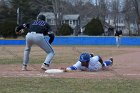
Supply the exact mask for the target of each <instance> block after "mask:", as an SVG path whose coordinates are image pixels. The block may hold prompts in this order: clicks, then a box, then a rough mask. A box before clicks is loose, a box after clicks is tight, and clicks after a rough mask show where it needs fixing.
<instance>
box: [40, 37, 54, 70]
mask: <svg viewBox="0 0 140 93" xmlns="http://www.w3.org/2000/svg"><path fill="white" fill-rule="evenodd" d="M38 45H39V46H40V48H42V49H43V50H44V51H45V52H46V53H47V56H46V59H45V61H44V63H43V64H42V67H41V68H42V69H44V70H46V69H48V67H49V65H50V64H51V60H52V59H53V57H54V55H55V53H54V50H53V49H52V47H51V45H50V44H49V42H48V41H47V40H46V39H45V38H43V39H42V40H40V42H39V43H38Z"/></svg>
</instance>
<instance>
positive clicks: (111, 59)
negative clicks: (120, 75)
mask: <svg viewBox="0 0 140 93" xmlns="http://www.w3.org/2000/svg"><path fill="white" fill-rule="evenodd" d="M109 60H110V61H111V62H112V64H111V65H113V58H112V57H110V58H109Z"/></svg>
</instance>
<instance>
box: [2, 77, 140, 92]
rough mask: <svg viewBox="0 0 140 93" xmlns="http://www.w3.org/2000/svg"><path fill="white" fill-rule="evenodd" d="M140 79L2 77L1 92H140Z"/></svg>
mask: <svg viewBox="0 0 140 93" xmlns="http://www.w3.org/2000/svg"><path fill="white" fill-rule="evenodd" d="M139 86H140V80H114V79H101V80H100V79H65V78H0V89H1V90H0V91H1V92H0V93H140V88H139Z"/></svg>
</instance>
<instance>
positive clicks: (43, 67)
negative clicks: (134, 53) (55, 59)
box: [41, 63, 49, 70]
mask: <svg viewBox="0 0 140 93" xmlns="http://www.w3.org/2000/svg"><path fill="white" fill-rule="evenodd" d="M41 69H42V70H47V69H49V64H44V63H43V64H42V66H41Z"/></svg>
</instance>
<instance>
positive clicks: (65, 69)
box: [60, 67, 68, 72]
mask: <svg viewBox="0 0 140 93" xmlns="http://www.w3.org/2000/svg"><path fill="white" fill-rule="evenodd" d="M60 69H62V70H63V71H64V72H68V71H67V68H64V67H61V68H60Z"/></svg>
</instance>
